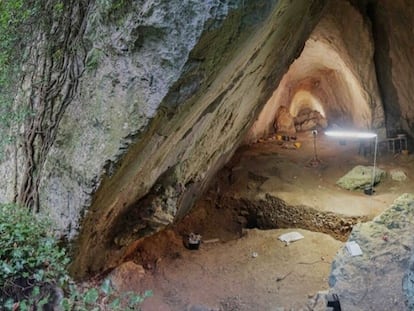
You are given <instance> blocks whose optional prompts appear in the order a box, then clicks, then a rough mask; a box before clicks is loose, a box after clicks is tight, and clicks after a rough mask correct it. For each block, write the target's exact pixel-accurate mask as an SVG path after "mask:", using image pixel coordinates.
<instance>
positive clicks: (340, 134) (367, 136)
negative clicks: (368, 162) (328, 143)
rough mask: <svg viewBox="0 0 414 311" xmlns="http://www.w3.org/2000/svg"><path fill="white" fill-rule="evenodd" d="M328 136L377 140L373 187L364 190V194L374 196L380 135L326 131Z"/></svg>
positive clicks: (372, 179)
mask: <svg viewBox="0 0 414 311" xmlns="http://www.w3.org/2000/svg"><path fill="white" fill-rule="evenodd" d="M325 135H326V136H331V137H339V138H356V139H372V138H375V145H374V165H373V169H372V178H371V185H370V186H369V187H367V188H365V189H364V193H365V194H368V195H372V194H373V193H374V192H375V190H374V185H375V170H376V166H377V149H378V135H377V134H376V133H372V132H353V131H326V132H325Z"/></svg>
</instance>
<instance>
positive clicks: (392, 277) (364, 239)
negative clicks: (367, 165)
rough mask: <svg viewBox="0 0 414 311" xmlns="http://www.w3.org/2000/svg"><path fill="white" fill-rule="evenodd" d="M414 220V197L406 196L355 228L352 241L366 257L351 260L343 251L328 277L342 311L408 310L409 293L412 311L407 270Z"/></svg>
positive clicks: (343, 250)
mask: <svg viewBox="0 0 414 311" xmlns="http://www.w3.org/2000/svg"><path fill="white" fill-rule="evenodd" d="M413 219H414V196H413V195H412V194H404V195H402V196H401V197H399V198H398V199H396V200H395V202H394V203H393V204H392V206H391V207H390V208H389V209H388V210H386V211H385V212H384V213H382V214H381V215H380V216H378V217H376V218H374V220H373V221H370V222H367V223H363V224H358V225H356V226H355V227H354V228H353V230H352V233H351V235H350V236H349V241H355V242H357V243H358V245H359V246H360V247H361V250H362V252H363V254H362V256H356V257H351V256H350V255H349V254H348V252H347V250H346V249H345V247H344V248H343V249H341V250H340V251H339V252H338V255H337V256H336V258H335V260H334V262H333V264H332V271H331V276H330V278H329V284H330V286H331V290H330V291H331V292H332V293H336V294H338V296H339V298H340V302H341V307H342V309H343V310H350V311H353V310H355V311H357V310H407V305H406V303H405V302H406V300H407V296H406V295H407V294H408V297H409V305H410V308H409V310H411V309H412V305H413V302H412V297H413V296H412V294H413V291H412V285H410V280H412V271H411V270H407V267H408V266H409V261H410V258H411V256H412V253H413V251H412V245H413V243H414V238H413V235H412V232H413V230H414V222H413ZM411 268H412V265H411V266H410V269H411ZM403 279H404V283H403ZM411 284H412V283H411ZM403 286H404V289H403Z"/></svg>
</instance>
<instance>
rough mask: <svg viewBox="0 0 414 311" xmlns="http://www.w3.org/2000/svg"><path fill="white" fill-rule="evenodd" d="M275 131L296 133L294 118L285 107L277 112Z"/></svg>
mask: <svg viewBox="0 0 414 311" xmlns="http://www.w3.org/2000/svg"><path fill="white" fill-rule="evenodd" d="M274 126H275V129H276V131H277V132H279V133H286V134H294V133H296V128H295V123H294V121H293V116H292V115H291V114H290V112H289V110H288V109H287V108H286V107H285V106H281V107H279V109H278V110H277V112H276V120H275V125H274Z"/></svg>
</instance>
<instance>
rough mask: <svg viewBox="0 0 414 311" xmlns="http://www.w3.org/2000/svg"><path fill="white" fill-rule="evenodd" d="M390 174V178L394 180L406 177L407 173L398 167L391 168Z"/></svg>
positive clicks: (402, 179)
mask: <svg viewBox="0 0 414 311" xmlns="http://www.w3.org/2000/svg"><path fill="white" fill-rule="evenodd" d="M390 175H391V178H392V180H395V181H404V180H406V179H407V174H405V172H404V171H402V170H399V169H393V170H391V171H390Z"/></svg>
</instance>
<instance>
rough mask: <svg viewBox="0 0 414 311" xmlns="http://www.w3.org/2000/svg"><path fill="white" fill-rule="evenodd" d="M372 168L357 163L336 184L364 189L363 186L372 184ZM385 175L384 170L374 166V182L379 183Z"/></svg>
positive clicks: (352, 188)
mask: <svg viewBox="0 0 414 311" xmlns="http://www.w3.org/2000/svg"><path fill="white" fill-rule="evenodd" d="M373 169H374V168H373V167H372V166H362V165H357V166H355V167H354V168H353V169H352V170H350V171H349V172H348V173H347V174H345V175H344V176H342V177H341V178H340V179H339V180H338V181H337V182H336V184H337V185H338V186H340V187H342V188H344V189H347V190H357V189H364V188H365V186H369V185H371V184H372V174H373ZM385 175H386V173H385V171H383V170H381V169H379V168H375V177H374V183H375V184H377V183H379V182H380V181H381V179H382V178H384V177H385Z"/></svg>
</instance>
